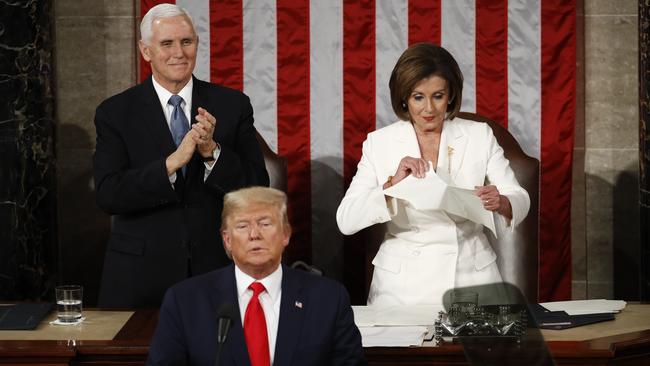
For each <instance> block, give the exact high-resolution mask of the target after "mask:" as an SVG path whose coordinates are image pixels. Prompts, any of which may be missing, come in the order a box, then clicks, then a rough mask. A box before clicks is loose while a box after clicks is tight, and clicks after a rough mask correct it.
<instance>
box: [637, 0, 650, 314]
mask: <svg viewBox="0 0 650 366" xmlns="http://www.w3.org/2000/svg"><path fill="white" fill-rule="evenodd" d="M649 53H650V1H649V0H639V209H640V215H641V223H640V224H641V225H640V227H641V253H640V254H641V257H640V258H641V263H640V271H639V272H640V276H639V277H640V278H639V285H640V286H639V287H640V291H639V294H640V298H641V300H642V301H650V172H649V171H648V169H650V130H649V128H650V125H649V124H650V105H649V104H650V54H649Z"/></svg>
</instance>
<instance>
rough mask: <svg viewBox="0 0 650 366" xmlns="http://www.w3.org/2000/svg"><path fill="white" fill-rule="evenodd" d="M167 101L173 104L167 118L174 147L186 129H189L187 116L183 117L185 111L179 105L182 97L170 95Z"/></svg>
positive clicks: (181, 139)
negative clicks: (172, 108) (169, 115)
mask: <svg viewBox="0 0 650 366" xmlns="http://www.w3.org/2000/svg"><path fill="white" fill-rule="evenodd" d="M167 103H169V104H171V105H173V106H174V110H173V111H172V115H171V118H170V119H169V126H170V127H171V130H172V137H173V138H174V143H175V144H176V147H178V145H180V144H181V141H183V137H185V134H186V133H187V131H189V130H190V124H189V123H188V122H187V117H185V113H184V112H183V108H182V107H181V103H183V98H182V97H180V96H178V95H172V96H171V98H169V102H167Z"/></svg>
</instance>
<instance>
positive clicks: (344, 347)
mask: <svg viewBox="0 0 650 366" xmlns="http://www.w3.org/2000/svg"><path fill="white" fill-rule="evenodd" d="M282 271H283V275H282V298H281V301H280V318H279V326H278V334H277V340H276V347H275V358H274V363H273V364H274V365H275V366H285V365H295V366H309V365H364V364H366V362H365V360H364V357H363V348H362V347H361V335H360V334H359V330H358V329H357V327H356V325H355V324H354V316H353V314H352V308H351V307H350V301H349V297H348V293H347V291H346V290H345V288H344V287H343V286H342V285H341V284H339V283H337V282H334V281H332V280H330V279H327V278H323V277H318V276H315V275H311V274H309V273H306V272H302V271H297V270H294V269H291V268H288V267H286V266H283V267H282ZM296 302H299V303H302V308H300V307H298V306H296ZM224 303H228V304H232V305H233V306H234V307H235V309H236V311H235V312H236V318H235V319H233V325H232V327H231V329H230V332H229V334H228V338H227V339H226V343H225V345H224V346H223V350H222V352H221V357H220V362H221V363H220V365H221V366H226V365H227V366H233V365H250V361H249V359H248V351H247V348H246V341H245V338H244V331H243V328H242V322H241V316H240V315H239V305H238V301H237V285H236V284H235V266H234V265H230V266H228V267H226V268H222V269H220V270H217V271H214V272H210V273H208V274H205V275H202V276H199V277H195V278H191V279H189V280H187V281H184V282H182V283H180V284H178V285H176V286H174V287H172V288H171V289H170V290H169V291H167V294H166V295H165V299H164V301H163V305H162V307H161V308H160V320H159V322H158V328H157V329H156V333H155V334H154V337H153V340H152V343H151V347H150V349H149V359H148V360H147V365H206V366H207V365H214V359H215V357H216V348H217V347H216V346H217V323H218V322H217V310H218V308H219V307H220V306H221V304H224Z"/></svg>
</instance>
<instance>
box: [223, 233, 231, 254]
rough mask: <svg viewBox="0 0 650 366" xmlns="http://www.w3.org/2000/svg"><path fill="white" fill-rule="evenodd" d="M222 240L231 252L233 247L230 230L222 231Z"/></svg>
mask: <svg viewBox="0 0 650 366" xmlns="http://www.w3.org/2000/svg"><path fill="white" fill-rule="evenodd" d="M221 239H223V246H224V247H225V248H226V250H227V251H228V252H229V251H230V250H231V246H230V235H228V230H221Z"/></svg>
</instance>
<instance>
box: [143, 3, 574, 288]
mask: <svg viewBox="0 0 650 366" xmlns="http://www.w3.org/2000/svg"><path fill="white" fill-rule="evenodd" d="M159 2H161V1H156V0H141V13H142V14H144V13H145V12H146V11H147V10H148V9H149V8H150V7H151V6H153V5H155V4H157V3H159ZM176 3H177V4H179V5H181V6H183V7H184V8H185V9H187V10H188V11H189V12H190V14H192V17H193V19H194V22H195V25H196V27H197V30H198V32H199V39H200V43H199V55H198V57H197V67H196V71H195V75H196V76H197V77H198V78H201V79H204V80H210V81H212V82H215V83H219V84H224V85H227V86H231V87H234V88H237V89H241V90H243V91H244V92H245V93H246V94H248V95H249V96H250V97H251V101H252V103H253V108H254V110H255V121H256V122H255V123H256V126H257V129H258V130H259V131H260V133H261V134H262V135H263V136H264V138H265V139H266V141H267V142H268V143H269V145H270V146H271V147H272V148H273V149H274V150H275V151H277V152H279V153H280V154H281V155H284V156H286V157H287V158H288V162H289V182H288V188H289V196H290V201H291V202H290V213H291V216H292V218H291V220H292V223H293V224H294V236H293V239H292V245H291V246H290V248H289V252H288V257H289V260H296V259H303V260H307V261H309V262H312V263H314V264H316V265H318V266H320V267H322V268H324V269H325V271H326V273H328V274H332V275H334V276H335V277H338V276H339V275H340V274H341V273H343V272H345V271H346V270H347V269H346V268H345V266H346V265H347V259H348V258H346V260H345V261H344V259H343V255H342V253H343V241H344V240H343V237H342V235H341V234H340V233H339V232H338V229H337V227H336V223H335V219H334V214H335V211H336V207H337V205H338V203H339V202H340V200H341V198H342V196H343V194H344V192H345V188H346V187H347V184H349V182H350V180H351V178H352V176H353V175H354V173H355V170H356V164H357V162H358V160H359V157H360V154H361V143H362V142H363V140H364V139H365V137H366V134H367V133H368V132H369V131H372V130H374V129H375V128H379V127H382V126H385V125H388V124H390V123H392V122H394V121H395V120H396V117H395V116H394V114H393V112H392V109H391V106H390V96H389V92H388V79H389V77H390V72H391V70H392V67H393V65H394V64H395V62H396V60H397V58H398V57H399V55H400V54H401V53H402V52H403V51H404V49H405V48H406V47H408V45H409V44H412V43H415V42H421V41H430V42H434V43H439V44H441V45H442V46H444V47H445V48H447V49H448V50H449V51H450V52H451V53H452V54H453V55H454V57H455V58H456V60H457V61H458V62H459V65H460V67H461V69H462V71H463V75H464V76H465V85H464V89H463V104H462V106H463V107H462V110H464V111H470V112H478V113H480V114H483V115H486V116H488V117H491V118H493V119H495V120H497V121H499V122H500V123H501V124H502V125H503V126H506V127H507V128H508V129H509V130H510V132H511V133H512V134H513V135H514V136H515V137H516V138H517V140H518V141H519V142H520V144H521V145H522V147H523V148H524V150H525V151H526V152H527V153H528V154H529V155H531V156H534V157H536V158H538V159H540V160H541V171H542V175H541V185H540V187H541V191H540V193H541V200H540V242H541V248H540V253H541V256H540V298H541V300H552V299H566V298H569V297H570V293H571V292H570V289H571V282H570V281H571V277H570V273H571V258H570V251H571V244H570V193H571V160H572V148H573V126H574V118H575V108H576V105H575V63H576V60H575V55H576V48H575V32H576V29H575V16H576V15H575V7H576V4H575V0H568V1H563V0H546V1H541V0H509V1H508V0H212V1H208V0H177V1H176ZM143 66H145V67H143V75H142V77H143V78H144V77H146V76H147V75H148V72H147V70H148V68H147V67H146V65H143ZM346 254H347V253H346ZM357 254H359V253H358V252H357Z"/></svg>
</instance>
